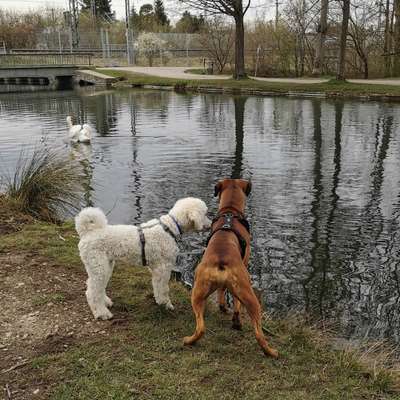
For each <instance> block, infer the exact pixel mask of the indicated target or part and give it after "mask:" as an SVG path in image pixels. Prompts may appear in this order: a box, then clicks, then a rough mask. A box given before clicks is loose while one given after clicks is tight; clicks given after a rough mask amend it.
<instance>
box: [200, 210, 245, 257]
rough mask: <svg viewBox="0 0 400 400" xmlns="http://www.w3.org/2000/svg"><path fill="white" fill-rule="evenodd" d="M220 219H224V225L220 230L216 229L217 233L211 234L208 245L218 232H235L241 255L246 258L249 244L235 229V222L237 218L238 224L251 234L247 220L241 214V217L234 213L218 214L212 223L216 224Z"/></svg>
mask: <svg viewBox="0 0 400 400" xmlns="http://www.w3.org/2000/svg"><path fill="white" fill-rule="evenodd" d="M220 218H223V219H224V221H223V224H222V226H220V227H219V228H218V229H216V230H215V231H213V232H211V235H210V236H209V237H208V239H207V245H208V243H209V241H210V240H211V238H212V237H213V236H214V235H215V234H216V233H217V232H218V231H231V232H233V233H234V234H235V235H236V237H237V238H238V240H239V245H240V253H241V255H242V258H244V256H245V254H246V248H247V242H246V240H245V239H244V237H243V236H242V235H241V234H240V233H239V231H237V230H236V229H235V228H234V227H233V221H234V219H235V218H236V219H237V221H238V222H240V223H241V224H242V225H243V226H244V227H245V229H246V230H247V232H249V233H250V224H249V222H248V221H247V219H246V218H245V217H244V216H243V215H241V214H239V215H235V214H233V213H232V212H227V213H223V214H217V216H216V217H215V218H214V219H213V220H212V223H213V224H214V223H215V222H217V221H218V220H219V219H220Z"/></svg>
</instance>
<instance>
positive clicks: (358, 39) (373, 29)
mask: <svg viewBox="0 0 400 400" xmlns="http://www.w3.org/2000/svg"><path fill="white" fill-rule="evenodd" d="M352 5H353V10H354V11H353V12H351V13H350V27H349V36H350V38H351V39H352V42H353V45H354V50H355V52H356V54H357V56H358V58H359V60H360V61H361V64H362V66H361V68H360V69H361V70H362V73H363V76H364V79H368V77H369V60H370V58H371V57H370V56H371V54H375V56H376V57H379V56H380V54H381V49H380V43H381V39H380V26H379V23H378V24H377V23H376V22H377V21H378V19H379V15H380V13H381V9H380V3H377V2H376V1H375V0H358V1H357V0H353V3H352ZM378 52H379V53H378Z"/></svg>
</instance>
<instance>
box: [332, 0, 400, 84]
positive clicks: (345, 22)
mask: <svg viewBox="0 0 400 400" xmlns="http://www.w3.org/2000/svg"><path fill="white" fill-rule="evenodd" d="M397 1H400V0H397ZM349 18H350V0H343V19H342V29H341V34H340V49H339V60H338V69H337V75H336V79H337V80H338V81H344V80H345V79H346V78H345V67H346V48H347V33H348V31H349Z"/></svg>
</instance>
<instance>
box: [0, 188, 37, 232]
mask: <svg viewBox="0 0 400 400" xmlns="http://www.w3.org/2000/svg"><path fill="white" fill-rule="evenodd" d="M33 221H34V219H33V218H32V217H31V216H29V215H25V214H22V213H19V212H18V211H15V210H12V209H10V207H7V206H6V202H5V200H4V197H3V196H2V195H0V235H5V234H8V233H13V232H16V231H19V230H21V228H22V227H23V226H24V225H26V224H29V223H32V222H33Z"/></svg>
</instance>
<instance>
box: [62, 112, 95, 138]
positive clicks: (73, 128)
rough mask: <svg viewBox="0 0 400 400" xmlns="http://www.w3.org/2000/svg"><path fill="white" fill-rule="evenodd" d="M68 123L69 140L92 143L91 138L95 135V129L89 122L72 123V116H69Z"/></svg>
mask: <svg viewBox="0 0 400 400" xmlns="http://www.w3.org/2000/svg"><path fill="white" fill-rule="evenodd" d="M67 124H68V128H69V131H68V135H69V140H70V141H71V142H73V143H90V140H91V139H92V136H93V129H92V127H91V126H90V125H88V124H83V125H73V124H72V117H71V116H68V117H67Z"/></svg>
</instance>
